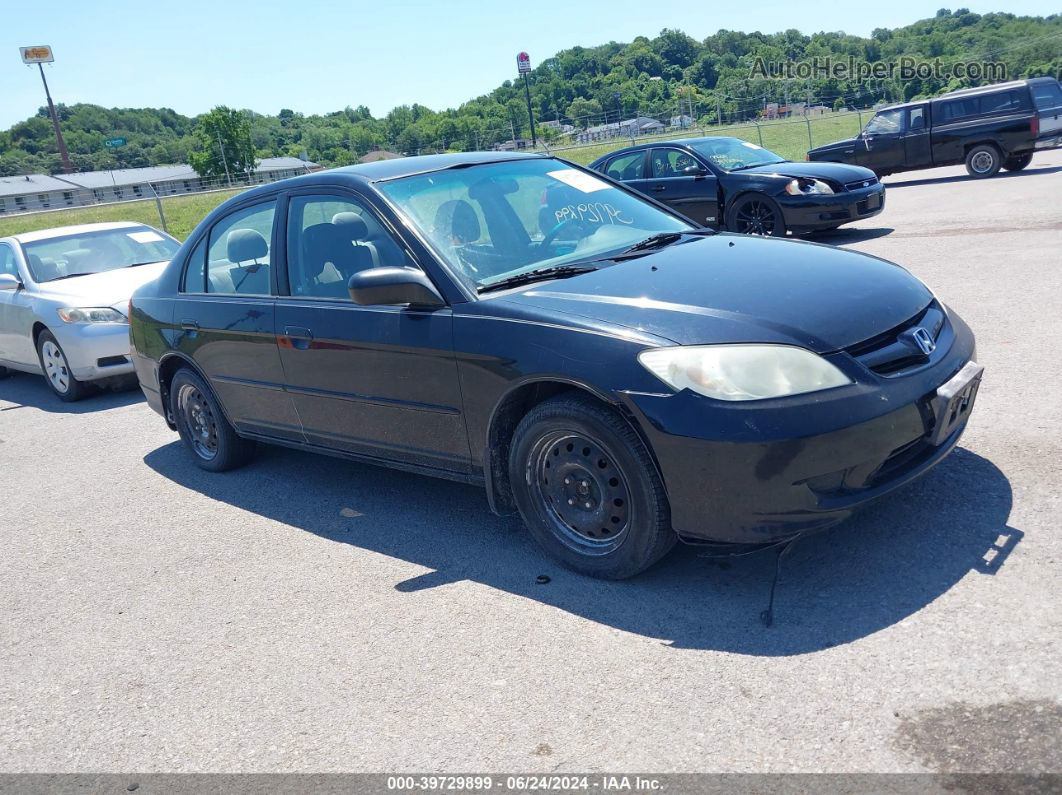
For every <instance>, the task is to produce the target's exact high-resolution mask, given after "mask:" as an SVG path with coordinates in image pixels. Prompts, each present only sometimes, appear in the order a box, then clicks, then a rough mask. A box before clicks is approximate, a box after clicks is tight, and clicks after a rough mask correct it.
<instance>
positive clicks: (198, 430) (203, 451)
mask: <svg viewBox="0 0 1062 795" xmlns="http://www.w3.org/2000/svg"><path fill="white" fill-rule="evenodd" d="M177 410H178V413H179V414H180V417H181V421H182V422H183V424H184V427H185V430H186V431H187V432H188V440H189V442H190V444H191V446H192V450H193V451H194V452H195V454H196V455H197V456H199V457H200V458H202V459H203V460H204V461H210V460H212V459H213V458H214V457H215V456H217V454H218V422H217V418H216V417H215V416H214V412H213V410H212V409H211V408H210V403H208V402H207V399H206V398H205V397H204V396H203V393H202V392H200V391H199V390H198V389H196V388H195V387H194V386H192V385H191V384H183V385H182V386H181V388H180V391H178V393H177Z"/></svg>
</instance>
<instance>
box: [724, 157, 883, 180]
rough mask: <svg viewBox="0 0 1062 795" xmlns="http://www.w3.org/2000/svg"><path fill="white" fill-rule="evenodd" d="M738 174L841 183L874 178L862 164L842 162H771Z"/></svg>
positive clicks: (743, 170) (872, 173)
mask: <svg viewBox="0 0 1062 795" xmlns="http://www.w3.org/2000/svg"><path fill="white" fill-rule="evenodd" d="M737 173H738V174H780V175H782V176H786V177H812V178H815V179H829V180H833V181H834V182H839V183H841V184H842V185H844V184H846V183H848V182H856V181H858V180H865V179H874V172H873V171H871V170H870V169H869V168H863V167H862V166H850V165H846V164H844V163H813V162H812V163H798V162H796V161H790V162H786V163H772V164H771V165H769V166H756V167H755V168H746V169H742V170H741V171H738V172H737Z"/></svg>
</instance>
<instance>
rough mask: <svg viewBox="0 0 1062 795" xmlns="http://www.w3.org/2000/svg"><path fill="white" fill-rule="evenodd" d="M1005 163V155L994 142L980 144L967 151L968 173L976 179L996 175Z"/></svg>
mask: <svg viewBox="0 0 1062 795" xmlns="http://www.w3.org/2000/svg"><path fill="white" fill-rule="evenodd" d="M1002 165H1003V157H1002V156H1001V155H1000V154H999V150H998V149H996V147H995V146H993V145H992V144H980V145H978V146H975V147H974V148H973V149H971V150H970V151H969V152H967V153H966V173H968V174H969V175H970V176H971V177H975V178H976V179H985V178H987V177H994V176H995V175H996V174H998V173H999V168H1000V166H1002Z"/></svg>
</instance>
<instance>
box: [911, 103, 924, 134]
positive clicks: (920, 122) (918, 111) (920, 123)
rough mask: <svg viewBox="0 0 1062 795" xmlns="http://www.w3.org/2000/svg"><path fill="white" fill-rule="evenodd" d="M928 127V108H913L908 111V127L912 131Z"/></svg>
mask: <svg viewBox="0 0 1062 795" xmlns="http://www.w3.org/2000/svg"><path fill="white" fill-rule="evenodd" d="M925 128H926V109H925V108H911V109H910V110H909V111H907V129H908V131H910V132H918V131H919V130H924V129H925Z"/></svg>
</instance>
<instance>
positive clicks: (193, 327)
mask: <svg viewBox="0 0 1062 795" xmlns="http://www.w3.org/2000/svg"><path fill="white" fill-rule="evenodd" d="M181 328H182V329H184V330H185V331H199V324H198V323H196V322H195V321H194V320H182V321H181Z"/></svg>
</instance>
